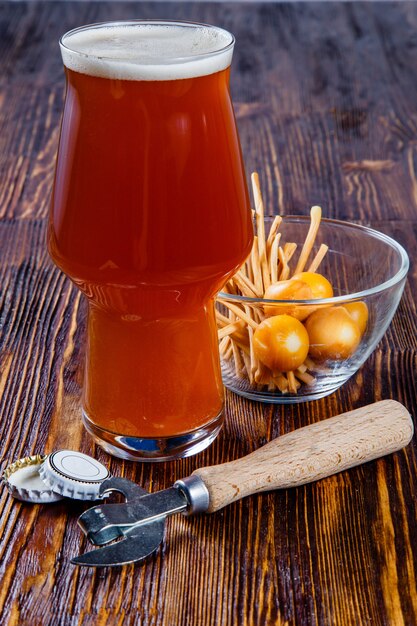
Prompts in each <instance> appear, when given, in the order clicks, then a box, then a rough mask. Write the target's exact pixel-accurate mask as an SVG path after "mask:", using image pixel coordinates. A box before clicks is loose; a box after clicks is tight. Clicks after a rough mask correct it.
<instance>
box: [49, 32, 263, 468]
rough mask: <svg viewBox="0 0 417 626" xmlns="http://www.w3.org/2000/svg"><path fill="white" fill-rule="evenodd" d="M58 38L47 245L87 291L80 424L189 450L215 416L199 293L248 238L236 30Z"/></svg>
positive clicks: (216, 370) (212, 327) (131, 448)
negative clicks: (61, 85)
mask: <svg viewBox="0 0 417 626" xmlns="http://www.w3.org/2000/svg"><path fill="white" fill-rule="evenodd" d="M60 46H61V52H62V57H63V62H64V65H65V71H66V77H67V92H66V100H65V109H64V114H63V121H62V129H61V137H60V144H59V151H58V157H57V165H56V175H55V184H54V190H53V196H52V204H51V213H50V228H49V251H50V254H51V256H52V258H53V260H54V261H55V263H56V264H57V265H58V266H59V267H60V268H61V269H62V270H63V271H64V272H65V273H66V274H67V275H68V276H69V277H70V278H71V279H72V281H73V282H74V283H75V284H76V285H77V287H79V288H80V289H81V290H82V291H83V292H84V294H85V295H86V296H87V298H88V304H89V316H88V338H87V354H86V369H85V381H84V389H83V421H84V425H85V427H86V428H87V430H88V431H89V433H91V434H92V435H93V437H94V438H95V440H96V441H97V442H98V443H99V444H100V445H101V446H102V447H103V448H104V449H105V450H107V451H108V452H110V453H112V454H115V455H117V456H120V457H123V458H127V459H136V460H141V459H142V460H151V459H153V460H162V459H164V460H165V459H170V458H175V457H178V456H187V455H190V454H193V453H196V452H198V451H200V450H202V449H204V448H205V447H206V446H207V445H208V444H209V443H210V442H211V441H212V440H213V439H214V437H215V436H216V434H217V433H218V431H219V429H220V427H221V424H222V411H223V386H222V380H221V374H220V367H219V357H218V345H217V336H216V324H215V317H214V304H213V299H214V296H215V294H216V292H217V291H218V290H219V289H220V288H221V287H222V285H223V284H224V282H225V281H226V280H227V278H228V277H229V276H230V275H231V274H232V273H233V272H234V271H235V270H236V269H237V268H238V267H239V265H240V264H241V263H242V261H243V260H244V259H245V257H246V256H247V254H248V253H249V251H250V247H251V243H252V224H251V214H250V208H249V200H248V192H247V187H246V183H245V175H244V169H243V165H242V158H241V151H240V146H239V139H238V135H237V130H236V125H235V120H234V114H233V108H232V103H231V98H230V93H229V70H230V63H231V59H232V53H233V46H234V38H233V36H232V35H231V34H230V33H228V32H226V31H225V30H222V29H220V28H216V27H213V26H207V25H202V24H193V23H186V22H185V23H180V22H168V21H157V22H156V21H135V22H118V23H105V24H94V25H90V26H85V27H82V28H78V29H76V30H73V31H71V32H69V33H67V34H66V35H64V36H63V37H62V39H61V41H60Z"/></svg>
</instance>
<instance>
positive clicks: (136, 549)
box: [71, 476, 209, 567]
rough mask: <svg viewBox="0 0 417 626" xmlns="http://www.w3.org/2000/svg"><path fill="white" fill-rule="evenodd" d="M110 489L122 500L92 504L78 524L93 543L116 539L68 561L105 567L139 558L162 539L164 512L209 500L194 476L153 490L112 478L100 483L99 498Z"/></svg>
mask: <svg viewBox="0 0 417 626" xmlns="http://www.w3.org/2000/svg"><path fill="white" fill-rule="evenodd" d="M111 492H118V493H121V494H123V495H124V497H125V498H126V500H125V502H122V503H117V504H101V505H98V506H95V507H92V508H91V509H88V510H87V511H85V512H84V513H83V514H82V515H81V516H80V518H79V520H78V523H79V525H80V526H81V528H82V530H83V531H84V533H85V534H86V535H87V538H88V539H89V540H90V541H91V543H93V544H94V545H96V546H103V545H105V544H107V543H110V542H111V541H115V540H116V539H120V541H117V542H115V543H112V544H111V545H109V546H106V547H104V548H99V549H98V550H91V551H90V552H86V553H85V554H82V555H80V556H77V557H75V558H73V559H72V561H71V562H72V563H74V564H76V565H87V566H93V567H94V566H95V567H103V566H104V567H105V566H115V565H125V564H127V563H135V562H136V561H141V560H143V559H145V558H146V557H147V556H149V555H150V554H152V552H154V551H155V550H156V549H157V548H158V546H159V544H160V543H161V542H162V540H163V537H164V522H165V518H166V517H167V516H168V515H173V514H174V513H186V514H188V513H197V512H200V511H205V510H206V509H207V508H208V503H209V498H208V492H207V489H206V487H205V485H204V483H203V481H202V480H201V479H200V478H198V477H197V476H189V477H187V478H184V479H183V480H179V481H177V482H176V483H175V484H174V486H173V487H171V488H169V489H165V490H164V491H159V492H156V493H148V492H147V491H145V490H144V489H142V488H141V487H139V485H136V484H135V483H133V482H132V481H130V480H128V479H126V478H115V477H112V478H109V479H107V480H105V481H104V482H103V483H102V484H101V487H100V492H99V497H101V498H104V497H105V496H106V495H108V494H110V493H111Z"/></svg>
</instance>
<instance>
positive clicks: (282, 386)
mask: <svg viewBox="0 0 417 626" xmlns="http://www.w3.org/2000/svg"><path fill="white" fill-rule="evenodd" d="M273 380H274V383H275V384H276V386H277V387H278V389H279V390H280V392H281V393H287V391H288V380H287V379H286V377H285V376H284V374H277V375H276V376H274V378H273Z"/></svg>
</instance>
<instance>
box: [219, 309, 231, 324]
mask: <svg viewBox="0 0 417 626" xmlns="http://www.w3.org/2000/svg"><path fill="white" fill-rule="evenodd" d="M216 318H217V323H218V324H220V325H221V326H227V324H230V319H229V318H228V317H226V316H225V315H223V313H220V311H219V310H218V309H216Z"/></svg>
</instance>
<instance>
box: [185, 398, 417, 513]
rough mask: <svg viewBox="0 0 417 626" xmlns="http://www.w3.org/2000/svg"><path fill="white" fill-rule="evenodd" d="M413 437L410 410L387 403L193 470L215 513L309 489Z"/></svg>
mask: <svg viewBox="0 0 417 626" xmlns="http://www.w3.org/2000/svg"><path fill="white" fill-rule="evenodd" d="M412 436H413V422H412V419H411V416H410V414H409V413H408V411H407V409H406V408H405V407H404V406H403V405H402V404H400V403H399V402H396V401H394V400H383V401H381V402H376V403H375V404H371V405H368V406H364V407H362V408H360V409H355V410H354V411H349V412H348V413H342V414H341V415H337V416H336V417H331V418H329V419H325V420H322V421H321V422H317V423H316V424H312V425H310V426H305V427H303V428H299V429H297V430H295V431H294V432H291V433H288V434H286V435H282V436H281V437H278V438H277V439H274V440H273V441H271V442H270V443H268V444H266V445H265V446H263V447H262V448H259V450H256V451H255V452H252V453H251V454H249V455H248V456H245V457H243V458H241V459H237V460H236V461H231V462H230V463H223V464H222V465H212V466H210V467H203V468H201V469H198V470H196V471H195V472H193V475H197V476H199V477H200V478H201V479H202V480H203V481H204V484H205V485H206V487H207V489H208V491H209V494H210V506H209V508H208V512H210V513H212V512H214V511H218V510H219V509H221V508H223V507H224V506H226V505H227V504H231V503H232V502H235V501H236V500H240V499H241V498H244V497H245V496H249V495H251V494H254V493H260V492H261V491H270V490H272V489H282V488H285V487H296V486H298V485H304V484H305V483H310V482H313V481H315V480H319V479H320V478H325V477H326V476H330V475H331V474H336V473H337V472H341V471H343V470H345V469H348V468H350V467H355V465H360V464H361V463H366V462H367V461H372V460H373V459H377V458H378V457H381V456H384V455H385V454H390V453H391V452H395V451H397V450H400V449H401V448H403V447H404V446H406V445H407V444H408V443H409V441H410V440H411V438H412Z"/></svg>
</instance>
